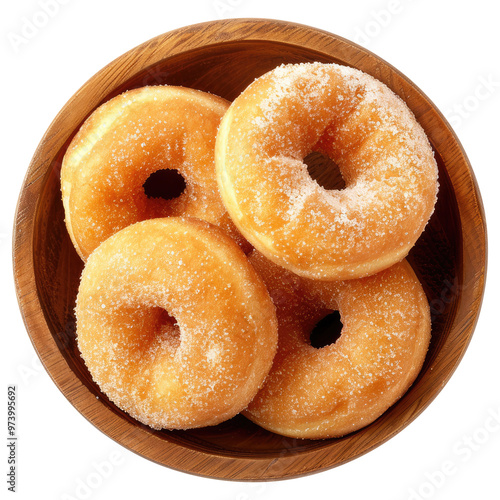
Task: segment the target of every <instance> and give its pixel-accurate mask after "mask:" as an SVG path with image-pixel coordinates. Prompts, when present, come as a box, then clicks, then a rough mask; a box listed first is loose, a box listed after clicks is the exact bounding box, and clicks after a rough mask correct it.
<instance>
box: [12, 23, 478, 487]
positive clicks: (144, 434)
mask: <svg viewBox="0 0 500 500" xmlns="http://www.w3.org/2000/svg"><path fill="white" fill-rule="evenodd" d="M290 30H293V32H294V34H295V35H297V38H298V39H301V43H300V46H301V47H302V48H306V49H308V50H313V51H315V52H319V53H323V54H324V55H325V56H326V57H328V58H332V57H334V58H336V59H340V60H342V61H345V64H349V65H352V66H355V67H356V68H358V69H361V70H363V71H365V72H367V73H370V74H372V75H373V76H375V77H376V78H378V79H381V80H382V81H384V83H386V85H388V86H389V87H390V88H391V89H392V90H393V91H394V92H395V93H396V94H398V95H400V97H402V98H403V100H405V101H406V102H407V104H408V106H409V107H410V109H412V111H413V112H414V114H415V115H416V117H417V119H418V121H419V122H420V123H421V125H422V126H423V128H424V130H425V131H426V133H427V135H428V136H429V139H430V140H431V142H432V143H433V144H434V146H435V147H436V149H439V148H438V145H439V146H444V145H446V147H447V148H448V149H449V151H450V152H449V153H448V154H447V155H446V158H443V160H444V161H445V164H446V168H447V173H448V175H449V176H450V180H451V183H452V185H453V188H454V192H455V196H456V200H457V205H458V209H459V214H460V221H461V223H462V227H464V226H465V227H466V230H465V231H463V240H462V241H463V244H462V249H461V250H462V257H463V261H464V266H463V276H462V277H461V279H462V281H461V283H462V284H464V285H463V286H462V287H461V290H460V297H459V301H458V305H457V310H456V314H455V317H454V319H453V323H452V325H450V328H456V329H457V332H458V334H459V335H460V341H459V342H456V339H455V343H454V344H453V345H452V342H451V341H449V342H446V343H445V344H444V345H443V347H442V349H445V348H446V349H449V350H453V352H454V355H455V357H454V363H451V364H449V363H448V364H447V365H446V366H444V367H443V366H441V367H440V373H441V374H442V378H441V379H440V384H434V385H432V386H430V387H427V388H426V390H425V391H424V390H422V391H421V393H420V394H419V395H418V397H417V398H416V399H415V401H414V402H413V403H412V404H411V405H409V406H408V407H407V408H405V409H404V411H403V413H402V415H404V416H405V418H404V419H403V418H401V423H400V424H399V425H397V426H394V427H393V428H392V429H391V431H390V432H384V433H383V434H380V433H379V434H377V432H376V429H375V430H374V433H373V435H372V434H370V435H372V437H373V436H376V439H367V438H366V436H363V435H362V434H353V435H350V436H353V437H352V439H344V440H339V445H338V446H328V447H319V448H314V449H312V450H306V451H302V452H300V453H298V454H294V453H293V450H285V451H284V452H283V453H281V454H280V456H279V457H277V458H276V457H275V456H270V457H258V458H253V457H245V456H241V457H232V456H227V455H224V454H221V453H217V452H214V453H207V452H204V451H202V450H195V449H190V448H187V447H184V446H179V445H178V444H177V443H175V442H170V441H167V440H162V439H160V438H159V437H158V436H156V435H155V434H154V433H152V432H151V430H149V429H148V428H147V427H145V426H135V427H132V426H131V425H130V424H129V423H128V422H126V421H125V420H124V419H123V418H120V417H119V416H118V415H117V414H115V413H113V412H112V411H111V410H110V409H109V408H107V407H106V406H104V405H103V404H102V403H101V402H99V401H98V400H96V398H95V396H94V395H93V394H92V393H91V392H90V391H89V389H88V388H87V387H86V386H85V385H84V384H83V383H82V382H81V381H80V379H78V377H76V375H75V374H74V373H73V372H72V371H71V369H70V368H69V366H68V365H67V364H66V361H65V359H64V357H63V356H62V354H61V352H60V350H59V347H58V345H57V344H56V342H55V340H54V338H53V336H52V334H51V332H50V329H49V327H48V325H47V323H46V321H45V316H44V312H43V310H42V306H41V302H40V299H39V296H38V292H37V289H36V281H35V269H34V260H33V238H34V231H35V220H36V213H37V209H38V201H39V197H40V194H41V192H42V190H43V186H44V184H45V180H46V176H47V174H48V173H49V171H50V168H51V163H52V161H53V158H54V157H55V155H56V154H57V152H58V151H60V149H61V148H62V147H63V145H64V144H65V142H66V141H67V140H68V134H67V133H65V132H61V131H67V130H71V131H74V130H75V129H76V127H77V126H79V123H80V120H81V118H78V117H75V116H73V115H72V114H71V112H70V110H71V109H72V108H73V107H74V106H78V107H80V108H82V109H86V110H87V111H88V114H90V113H91V112H92V111H93V110H94V109H95V108H96V107H97V106H98V105H99V104H100V103H101V102H102V101H103V100H104V99H105V97H106V95H107V94H108V93H109V92H108V90H107V89H109V88H116V86H117V85H118V83H119V82H124V81H127V80H129V79H130V78H131V77H133V76H134V75H135V74H137V73H138V72H140V71H143V70H145V69H147V68H148V67H152V66H153V65H155V64H157V63H159V62H161V61H162V60H165V59H167V58H170V57H173V56H176V55H179V54H181V53H184V52H187V51H189V50H192V49H200V48H203V47H207V46H210V45H219V44H225V43H234V42H243V41H255V42H271V43H272V42H276V43H280V44H283V43H286V44H288V45H292V46H297V45H298V44H297V43H295V42H293V41H288V40H286V39H285V38H284V37H285V35H286V36H288V35H289V33H290ZM200 35H203V36H200ZM207 38H210V39H211V41H212V42H211V43H208V44H207V43H205V40H206V39H207ZM381 75H382V76H383V78H381ZM103 83H105V84H103ZM409 89H410V90H411V91H412V92H411V95H410V94H409V93H408V92H407V91H408V90H409ZM78 116H79V117H81V116H82V114H81V113H78ZM459 170H460V171H459ZM472 255H474V257H475V258H476V259H479V272H478V271H477V269H476V270H472V269H471V266H470V265H466V264H470V259H471V258H472V257H471V256H472ZM486 260H487V240H486V222H485V215H484V209H483V204H482V200H481V195H480V192H479V188H478V185H477V182H476V178H475V176H474V173H473V170H472V167H471V165H470V163H469V160H468V158H467V156H466V154H465V152H464V150H463V148H462V146H461V144H460V142H459V140H458V138H457V136H456V135H455V133H454V131H453V130H452V129H451V127H450V125H449V124H448V122H447V121H446V119H445V118H444V116H443V115H442V113H441V112H440V111H439V110H438V109H437V108H436V107H435V106H434V104H433V103H432V102H431V101H430V99H429V98H428V97H427V96H426V95H425V94H424V93H423V92H422V91H421V90H420V89H419V88H418V87H417V86H416V85H415V84H413V83H412V82H411V81H410V80H409V79H408V78H406V77H405V76H404V75H403V74H402V73H400V72H399V71H398V70H397V69H396V68H394V67H393V66H392V65H390V64H389V63H387V62H386V61H384V60H383V59H382V58H380V57H378V56H376V55H375V54H373V53H372V52H370V51H369V50H367V49H365V48H363V47H361V46H359V45H357V44H355V43H353V42H351V41H349V40H347V39H345V38H343V37H340V36H338V35H335V34H332V33H329V32H327V31H324V30H321V29H317V28H314V27H310V26H306V25H302V24H298V23H292V22H288V21H280V20H273V19H261V18H244V19H225V20H217V21H209V22H205V23H199V24H194V25H190V26H185V27H182V28H178V29H175V30H172V31H169V32H167V33H164V34H162V35H159V36H156V37H154V38H152V39H150V40H148V41H146V42H144V43H142V44H140V45H139V46H137V47H135V48H133V49H131V50H129V51H128V52H126V53H125V54H123V55H121V56H119V57H118V58H116V59H115V60H114V61H112V62H111V63H109V64H108V65H107V66H105V67H104V68H102V69H101V70H100V71H98V72H97V73H96V74H95V75H94V76H93V77H92V78H90V79H89V80H88V81H87V82H86V83H85V84H84V85H83V86H82V87H81V88H80V89H79V90H78V91H77V92H76V93H75V94H74V95H73V96H72V97H71V98H70V99H69V100H68V102H67V103H66V104H65V105H64V106H63V108H62V109H61V111H60V112H59V113H58V114H57V115H56V117H55V118H54V120H53V121H52V123H51V124H50V126H49V127H48V129H47V131H46V132H45V134H44V136H43V138H42V139H41V141H40V144H39V145H38V147H37V149H36V151H35V153H34V156H33V159H32V160H31V163H30V165H29V168H28V171H27V173H26V176H25V179H24V181H23V184H22V188H21V192H20V196H19V199H18V203H17V207H16V212H15V221H14V231H13V269H14V281H15V287H16V294H17V298H18V303H19V307H20V310H21V314H22V317H23V321H24V324H25V327H26V330H27V332H28V334H29V336H30V339H31V342H32V344H33V346H34V348H35V350H36V352H37V354H38V356H39V357H40V359H41V361H42V363H43V365H44V367H45V368H46V370H47V372H48V373H49V375H50V377H51V378H52V380H53V381H54V383H55V384H56V386H57V387H58V388H59V390H60V391H61V392H62V393H63V394H64V396H65V397H66V398H67V399H68V400H69V401H70V403H71V404H72V405H73V406H74V407H75V408H76V409H77V410H78V411H79V412H80V413H81V414H82V415H83V416H84V417H85V418H86V419H87V420H88V421H89V422H91V423H92V424H93V425H94V426H95V427H97V428H98V429H99V430H100V431H101V432H103V433H105V434H106V435H107V436H108V437H110V438H112V439H113V440H115V441H116V442H117V443H118V444H120V445H122V446H125V447H126V448H127V449H129V450H131V451H133V452H135V453H137V454H139V455H141V456H142V457H145V458H148V459H149V460H152V461H153V462H156V463H158V464H160V465H164V466H168V467H170V468H172V469H176V470H180V471H183V472H188V473H192V474H196V475H200V476H204V477H212V478H218V479H230V480H238V481H242V480H243V481H244V480H246V481H262V480H272V479H285V478H291V477H298V476H303V475H307V474H312V473H314V472H319V471H321V470H326V469H329V468H332V467H335V466H338V465H341V464H343V463H346V462H348V461H350V460H353V459H354V458H357V457H359V456H361V455H363V454H365V453H367V452H369V451H370V450H372V449H374V448H375V447H377V446H379V445H381V444H382V443H384V442H386V441H387V440H388V439H390V438H392V437H393V436H394V435H395V434H397V433H398V432H400V431H401V430H402V429H403V428H405V427H406V426H407V425H409V424H410V423H411V422H412V421H413V420H414V419H415V418H416V417H417V416H418V415H419V414H420V413H422V411H423V410H424V409H425V408H426V407H427V406H428V405H429V404H430V403H431V402H432V401H433V400H434V398H435V397H436V396H437V394H438V393H439V392H440V391H441V389H442V388H443V387H444V385H445V384H446V383H447V382H448V380H449V378H450V377H451V375H452V374H453V372H454V371H455V369H456V367H457V366H458V364H459V363H460V360H461V359H462V357H463V355H464V353H465V351H466V349H467V346H468V344H469V342H470V339H471V336H472V333H473V331H474V328H475V325H476V322H477V318H478V315H479V311H480V308H481V303H482V298H483V293H484V286H485V276H486ZM458 334H457V335H458ZM440 354H441V353H440ZM437 358H438V359H437V360H436V365H438V363H439V358H440V356H438V357H437ZM372 425H373V424H372ZM375 427H376V426H375ZM368 437H369V436H368ZM207 463H209V465H208V466H207Z"/></svg>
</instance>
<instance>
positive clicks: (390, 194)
mask: <svg viewBox="0 0 500 500" xmlns="http://www.w3.org/2000/svg"><path fill="white" fill-rule="evenodd" d="M312 151H320V152H323V153H325V154H327V155H328V156H329V157H330V158H332V159H333V160H334V161H335V162H336V163H337V164H338V166H339V168H340V171H341V173H342V176H343V177H344V180H345V182H346V188H345V189H343V190H326V189H324V188H323V187H321V186H320V185H319V184H318V183H317V182H316V181H314V180H313V179H312V178H311V177H310V176H309V174H308V171H307V167H306V165H305V164H304V163H303V159H304V157H306V156H307V155H308V154H309V153H311V152H312ZM216 168H217V180H218V183H219V188H220V191H221V196H222V199H223V201H224V204H225V205H226V208H227V209H228V212H229V214H230V215H231V217H232V219H233V221H234V222H235V224H236V225H237V227H238V228H239V229H240V231H241V232H242V234H243V235H244V236H245V237H246V238H247V239H248V240H249V241H250V242H251V243H252V244H253V245H254V246H255V247H256V248H257V249H258V250H259V251H260V252H262V253H263V254H264V255H266V257H268V258H269V259H271V260H272V261H274V262H275V263H277V264H279V265H281V266H284V267H286V268H287V269H289V270H291V271H293V272H295V273H297V274H299V275H301V276H305V277H309V278H316V279H325V280H331V279H346V278H355V277H360V276H364V275H369V274H372V273H374V272H377V271H379V270H381V269H384V268H386V267H388V266H390V265H391V264H393V263H395V262H397V261H399V260H401V259H402V258H404V257H405V255H406V254H407V253H408V251H409V249H410V248H411V247H412V246H413V245H414V243H415V241H416V240H417V238H418V237H419V235H420V234H421V232H422V231H423V229H424V227H425V225H426V223H427V221H428V219H429V217H430V215H431V214H432V212H433V209H434V204H435V201H436V195H437V187H438V186H437V165H436V162H435V160H434V157H433V152H432V149H431V147H430V144H429V141H428V140H427V138H426V136H425V133H424V131H423V130H422V128H421V127H420V125H419V124H418V123H417V121H416V120H415V117H414V116H413V114H412V113H411V111H410V110H409V109H408V107H407V106H406V105H405V104H404V103H403V101H402V100H401V99H400V98H399V97H397V96H396V95H395V94H394V93H393V92H392V91H391V90H389V89H388V88H387V87H386V86H385V85H383V84H382V83H381V82H379V81H378V80H375V79H374V78H372V77H371V76H369V75H367V74H365V73H362V72H361V71H358V70H355V69H352V68H348V67H344V66H339V65H336V64H321V63H309V64H296V65H283V66H280V67H278V68H276V69H274V70H273V71H271V72H269V73H266V74H265V75H264V76H262V77H260V78H259V79H257V80H256V81H255V82H253V83H252V84H251V85H250V86H249V87H248V88H247V89H246V90H245V91H244V92H243V93H242V94H241V95H240V96H239V97H238V98H237V99H236V100H235V101H234V103H233V104H232V105H231V106H230V108H229V110H228V112H227V113H226V115H225V117H224V119H223V121H222V123H221V127H220V129H219V133H218V137H217V143H216Z"/></svg>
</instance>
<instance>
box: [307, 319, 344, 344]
mask: <svg viewBox="0 0 500 500" xmlns="http://www.w3.org/2000/svg"><path fill="white" fill-rule="evenodd" d="M342 327H343V324H342V321H341V320H340V312H339V311H332V312H329V313H328V314H327V315H326V316H323V318H322V319H320V320H319V321H318V322H317V323H316V326H315V327H314V328H313V329H312V331H311V334H310V336H309V342H310V344H311V346H312V347H314V348H315V349H321V348H322V347H326V346H329V345H332V344H335V342H336V341H337V340H338V339H339V338H340V335H341V334H342Z"/></svg>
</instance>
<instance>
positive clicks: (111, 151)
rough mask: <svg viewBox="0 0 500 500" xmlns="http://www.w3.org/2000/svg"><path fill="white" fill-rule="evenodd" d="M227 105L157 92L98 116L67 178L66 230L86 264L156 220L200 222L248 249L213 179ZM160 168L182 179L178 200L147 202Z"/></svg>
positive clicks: (135, 96)
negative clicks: (122, 234) (131, 229)
mask: <svg viewBox="0 0 500 500" xmlns="http://www.w3.org/2000/svg"><path fill="white" fill-rule="evenodd" d="M228 105H229V103H228V102H227V101H225V100H224V99H222V98H220V97H216V96H213V95H211V94H207V93H205V92H201V91H199V90H193V89H187V88H183V87H171V86H156V87H143V88H139V89H135V90H130V91H128V92H125V93H123V94H121V95H119V96H117V97H115V98H113V99H111V100H110V101H108V102H106V103H105V104H103V105H101V106H100V107H99V108H97V109H96V110H95V111H94V113H92V115H91V116H90V117H89V118H88V119H87V120H86V121H85V123H84V124H83V126H82V127H81V129H80V130H79V132H78V133H77V135H76V136H75V137H74V139H73V140H72V142H71V144H70V146H69V147H68V150H67V152H66V154H65V156H64V160H63V165H62V171H61V187H62V196H63V204H64V208H65V216H66V225H67V228H68V232H69V234H70V237H71V240H72V241H73V244H74V246H75V248H76V250H77V252H78V254H79V255H80V257H81V258H82V259H83V260H86V259H87V257H88V256H89V254H90V253H91V252H92V251H93V250H94V249H95V248H97V246H98V245H99V244H100V243H101V242H103V241H104V240H105V239H107V238H108V237H109V236H111V235H112V234H114V233H115V232H117V231H119V230H120V229H123V228H124V227H126V226H128V225H130V224H133V223H134V222H138V221H141V220H145V219H150V218H156V217H167V216H180V215H186V216H192V217H198V218H201V219H203V220H207V221H208V222H211V223H213V224H215V225H218V226H220V227H222V228H223V229H224V230H225V231H227V232H228V234H229V235H230V236H232V237H234V238H235V239H236V240H237V241H238V242H239V243H242V244H244V243H243V239H242V237H241V235H240V234H239V233H238V231H237V230H236V228H235V227H234V225H233V223H232V222H231V220H230V218H229V216H228V214H227V212H226V209H225V208H224V206H223V204H222V201H221V199H220V195H219V192H218V188H217V183H216V180H215V165H214V144H215V137H216V134H217V128H218V126H219V123H220V120H221V119H222V116H223V115H224V113H225V111H226V109H227V107H228ZM162 169H174V170H177V171H178V172H179V173H180V174H181V175H182V176H183V178H184V181H185V183H186V187H185V189H184V192H183V193H182V194H180V196H178V197H177V198H174V199H169V200H166V199H163V198H161V197H158V198H152V197H148V196H147V195H146V193H145V191H144V187H143V186H144V183H145V182H146V180H147V179H148V177H149V176H150V175H151V174H152V173H154V172H156V171H158V170H162Z"/></svg>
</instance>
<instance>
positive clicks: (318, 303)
mask: <svg viewBox="0 0 500 500" xmlns="http://www.w3.org/2000/svg"><path fill="white" fill-rule="evenodd" d="M249 260H250V262H251V263H252V264H253V266H254V267H255V269H256V270H257V271H258V273H259V274H260V275H261V276H262V278H263V279H264V281H265V283H266V285H267V287H268V290H269V293H270V295H271V297H272V299H273V301H274V303H275V305H276V308H277V316H278V336H279V340H278V352H277V354H276V357H275V359H274V363H273V367H272V369H271V371H270V373H269V375H268V377H267V379H266V382H265V384H264V387H263V388H262V389H261V390H260V391H259V393H258V394H257V396H256V397H255V398H254V399H253V400H252V402H251V403H250V405H249V406H248V408H247V409H246V410H245V412H244V415H246V416H247V417H248V418H249V419H250V420H252V421H253V422H255V423H257V424H259V425H260V426H262V427H264V428H265V429H268V430H270V431H273V432H276V433H278V434H282V435H285V436H290V437H294V438H309V439H323V438H329V437H339V436H343V435H345V434H348V433H350V432H353V431H356V430H358V429H360V428H362V427H364V426H366V425H368V424H370V423H371V422H373V421H374V420H375V419H376V418H378V417H379V416H380V415H381V414H382V413H383V412H385V411H386V410H387V409H388V408H389V407H390V406H391V405H393V404H394V403H395V402H396V401H397V400H398V399H399V398H400V397H401V396H402V395H403V394H404V393H405V392H406V391H407V389H408V388H409V387H410V385H411V384H412V383H413V381H414V380H415V378H416V377H417V375H418V373H419V371H420V369H421V367H422V364H423V362H424V358H425V355H426V352H427V349H428V345H429V340H430V330H431V322H430V313H429V305H428V303H427V299H426V296H425V294H424V291H423V290H422V287H421V285H420V283H419V281H418V279H417V278H416V276H415V274H414V273H413V270H412V269H411V267H410V265H409V264H408V263H407V262H406V261H403V262H401V263H398V264H395V265H394V266H392V267H390V268H388V269H386V270H384V271H381V272H380V273H378V274H375V275H372V276H370V277H367V278H360V279H355V280H347V281H337V282H327V281H313V280H309V279H306V278H301V277H299V276H297V275H294V274H293V273H291V272H289V271H287V270H285V269H283V268H280V267H279V266H277V265H276V264H273V263H272V262H270V261H269V260H267V259H265V258H264V257H263V256H262V255H261V254H259V253H257V252H256V251H254V252H252V254H251V255H250V258H249ZM335 310H338V311H339V312H340V316H341V321H342V324H343V327H342V330H341V334H340V337H339V338H338V339H337V340H336V342H335V343H333V344H330V345H328V346H326V347H322V348H320V349H316V348H314V347H312V346H311V344H310V339H309V336H310V333H311V331H312V330H313V328H314V326H315V325H316V324H317V322H318V321H319V320H321V319H322V318H323V317H325V316H326V315H327V314H328V313H329V312H332V311H335Z"/></svg>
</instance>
